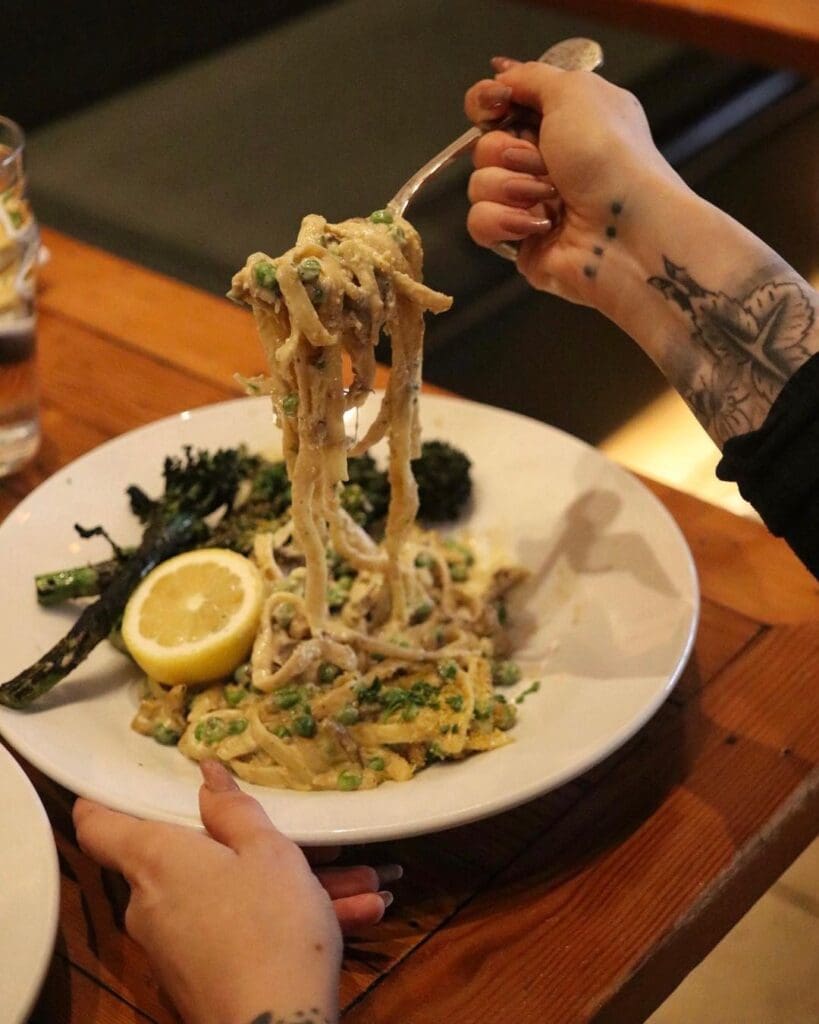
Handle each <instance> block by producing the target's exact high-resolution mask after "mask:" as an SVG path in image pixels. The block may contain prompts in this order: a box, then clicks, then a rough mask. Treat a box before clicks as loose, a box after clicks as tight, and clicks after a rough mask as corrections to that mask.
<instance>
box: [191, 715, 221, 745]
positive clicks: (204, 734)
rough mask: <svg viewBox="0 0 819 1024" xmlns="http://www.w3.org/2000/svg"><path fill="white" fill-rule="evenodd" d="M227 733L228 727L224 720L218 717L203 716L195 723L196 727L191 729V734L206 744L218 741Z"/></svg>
mask: <svg viewBox="0 0 819 1024" xmlns="http://www.w3.org/2000/svg"><path fill="white" fill-rule="evenodd" d="M227 734H228V727H227V725H226V723H225V720H224V719H223V718H218V717H211V718H203V719H202V720H201V721H199V722H197V723H196V728H195V729H194V730H193V735H194V736H195V737H196V739H197V740H199V742H200V743H204V744H206V745H207V746H212V744H214V743H219V742H220V741H221V740H223V739H224V738H225V736H227Z"/></svg>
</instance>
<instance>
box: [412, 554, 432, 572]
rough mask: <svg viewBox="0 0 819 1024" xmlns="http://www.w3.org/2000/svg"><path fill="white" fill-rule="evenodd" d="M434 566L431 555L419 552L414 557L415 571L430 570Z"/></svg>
mask: <svg viewBox="0 0 819 1024" xmlns="http://www.w3.org/2000/svg"><path fill="white" fill-rule="evenodd" d="M434 564H435V559H434V558H433V557H432V555H428V554H427V553H426V551H421V552H419V554H417V555H416V556H415V567H416V568H417V569H431V568H432V566H433V565H434Z"/></svg>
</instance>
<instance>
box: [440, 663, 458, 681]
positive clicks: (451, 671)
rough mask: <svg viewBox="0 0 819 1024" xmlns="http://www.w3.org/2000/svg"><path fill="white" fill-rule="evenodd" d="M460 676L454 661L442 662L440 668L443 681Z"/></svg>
mask: <svg viewBox="0 0 819 1024" xmlns="http://www.w3.org/2000/svg"><path fill="white" fill-rule="evenodd" d="M457 674H458V666H457V664H456V663H455V662H454V661H442V662H441V664H440V665H439V666H438V675H439V676H440V677H441V679H454V678H455V676H457Z"/></svg>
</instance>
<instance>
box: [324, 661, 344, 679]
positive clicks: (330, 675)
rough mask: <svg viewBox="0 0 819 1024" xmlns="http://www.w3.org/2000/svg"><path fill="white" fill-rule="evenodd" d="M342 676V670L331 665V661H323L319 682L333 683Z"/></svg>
mask: <svg viewBox="0 0 819 1024" xmlns="http://www.w3.org/2000/svg"><path fill="white" fill-rule="evenodd" d="M340 675H341V669H340V668H339V667H338V666H337V665H331V664H330V662H329V661H323V662H322V663H321V664H320V665H319V667H318V681H319V682H320V683H332V681H333V680H334V679H336V678H337V677H338V676H340Z"/></svg>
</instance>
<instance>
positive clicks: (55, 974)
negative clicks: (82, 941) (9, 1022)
mask: <svg viewBox="0 0 819 1024" xmlns="http://www.w3.org/2000/svg"><path fill="white" fill-rule="evenodd" d="M173 1019H174V1021H175V1022H176V1024H178V1022H179V1018H178V1017H174V1018H173ZM91 1021H93V1022H94V1024H156V1022H155V1021H154V1020H153V1018H152V1017H150V1016H148V1014H146V1013H142V1012H141V1011H140V1010H139V1009H137V1008H136V1007H135V1006H132V1005H130V1004H128V1003H126V1002H123V1001H122V1000H121V999H119V998H117V996H115V995H114V994H113V993H111V992H109V991H108V990H107V989H106V988H103V987H102V986H100V985H99V983H98V982H97V981H96V980H95V979H93V978H89V977H88V975H86V974H83V972H82V971H80V970H78V969H77V968H76V967H74V966H72V965H71V964H70V963H68V962H67V961H66V960H65V958H64V957H63V956H61V955H60V954H59V953H58V954H55V956H54V958H53V960H52V962H51V967H50V968H49V972H48V975H47V976H46V979H45V982H44V984H43V988H42V991H41V992H40V996H39V998H38V1000H37V1003H36V1005H35V1007H34V1009H33V1011H32V1013H31V1016H30V1017H29V1022H28V1024H90V1022H91Z"/></svg>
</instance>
